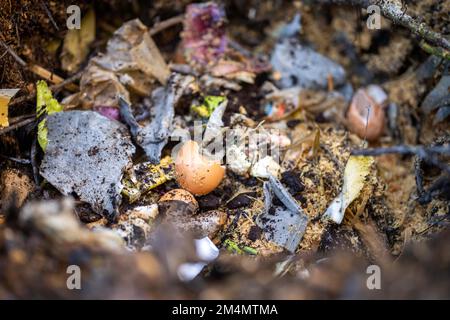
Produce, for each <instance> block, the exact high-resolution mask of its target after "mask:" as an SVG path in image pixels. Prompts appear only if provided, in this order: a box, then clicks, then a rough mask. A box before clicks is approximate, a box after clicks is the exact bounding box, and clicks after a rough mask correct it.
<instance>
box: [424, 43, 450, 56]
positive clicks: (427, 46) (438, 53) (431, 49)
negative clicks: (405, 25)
mask: <svg viewBox="0 0 450 320" xmlns="http://www.w3.org/2000/svg"><path fill="white" fill-rule="evenodd" d="M419 46H420V47H421V48H422V50H423V51H425V52H427V53H429V54H432V55H434V56H437V57H441V58H444V59H446V60H450V51H448V50H445V49H442V48H439V47H433V46H432V45H430V44H428V43H426V42H425V41H423V40H422V41H420V43H419Z"/></svg>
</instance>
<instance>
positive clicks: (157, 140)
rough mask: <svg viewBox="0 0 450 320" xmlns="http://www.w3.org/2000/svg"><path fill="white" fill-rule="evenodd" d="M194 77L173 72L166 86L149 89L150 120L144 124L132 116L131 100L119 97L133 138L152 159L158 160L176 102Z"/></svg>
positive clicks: (170, 128) (167, 134)
mask: <svg viewBox="0 0 450 320" xmlns="http://www.w3.org/2000/svg"><path fill="white" fill-rule="evenodd" d="M194 80H195V79H194V78H193V77H192V76H183V75H181V74H177V73H173V74H172V75H171V77H170V79H169V81H168V83H167V85H166V87H165V88H162V87H161V88H157V89H155V90H154V91H153V92H152V102H153V105H152V108H151V109H150V114H151V117H150V118H151V120H150V122H146V123H145V124H144V125H143V126H141V125H139V123H138V122H137V121H136V119H135V118H134V116H133V113H132V111H131V107H130V104H129V103H128V102H127V101H126V100H124V99H123V98H120V99H119V105H120V115H121V118H122V119H123V121H124V122H125V123H126V124H127V125H128V126H129V127H130V131H131V134H132V136H133V138H134V139H135V141H136V143H137V144H138V145H140V146H141V147H142V148H143V149H144V151H145V154H146V155H147V157H148V158H149V161H150V162H151V163H154V164H157V163H159V161H160V158H161V151H162V149H163V148H164V146H165V145H166V144H167V142H168V140H169V136H170V134H171V133H172V130H173V123H172V122H173V119H174V115H175V110H174V108H175V105H176V104H177V103H178V101H179V100H180V98H181V97H182V95H183V92H184V91H185V90H186V89H187V88H188V87H189V86H190V85H191V84H192V83H193V82H194Z"/></svg>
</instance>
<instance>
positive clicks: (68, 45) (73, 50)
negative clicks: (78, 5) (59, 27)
mask: <svg viewBox="0 0 450 320" xmlns="http://www.w3.org/2000/svg"><path fill="white" fill-rule="evenodd" d="M94 40H95V12H94V10H93V9H90V10H89V11H88V12H87V13H86V14H85V15H84V17H83V19H82V20H81V27H80V29H71V30H69V31H68V32H67V34H66V36H65V37H64V44H63V49H62V54H61V66H62V68H63V69H64V70H66V71H68V72H74V71H76V70H77V69H78V68H79V66H80V65H81V63H82V62H83V61H84V59H86V57H87V55H88V54H89V46H90V45H91V43H92V42H94Z"/></svg>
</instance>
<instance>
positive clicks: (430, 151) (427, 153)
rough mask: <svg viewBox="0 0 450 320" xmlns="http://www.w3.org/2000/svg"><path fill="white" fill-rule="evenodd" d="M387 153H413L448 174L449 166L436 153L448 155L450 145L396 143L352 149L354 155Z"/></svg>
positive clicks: (449, 153)
mask: <svg viewBox="0 0 450 320" xmlns="http://www.w3.org/2000/svg"><path fill="white" fill-rule="evenodd" d="M389 153H398V154H404V155H408V154H409V155H412V154H415V155H417V156H418V157H420V158H422V159H424V160H426V161H428V162H429V163H431V164H433V165H435V166H437V167H438V168H440V169H442V170H444V171H446V172H447V173H449V174H450V167H449V166H447V165H446V164H444V163H442V162H441V161H439V160H438V159H437V158H436V154H442V155H450V146H447V147H446V146H434V147H423V146H408V145H398V146H393V147H387V148H374V149H359V150H353V151H352V155H355V156H380V155H383V154H389Z"/></svg>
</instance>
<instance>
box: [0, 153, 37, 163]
mask: <svg viewBox="0 0 450 320" xmlns="http://www.w3.org/2000/svg"><path fill="white" fill-rule="evenodd" d="M0 157H2V158H3V159H8V160H11V161H14V162H17V163H20V164H30V163H31V161H30V160H28V159H20V158H14V157H8V156H4V155H2V154H0Z"/></svg>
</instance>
